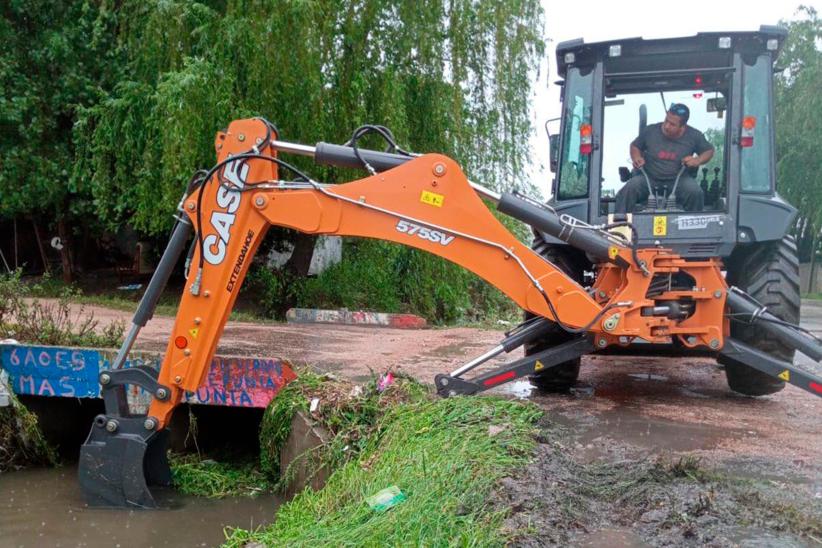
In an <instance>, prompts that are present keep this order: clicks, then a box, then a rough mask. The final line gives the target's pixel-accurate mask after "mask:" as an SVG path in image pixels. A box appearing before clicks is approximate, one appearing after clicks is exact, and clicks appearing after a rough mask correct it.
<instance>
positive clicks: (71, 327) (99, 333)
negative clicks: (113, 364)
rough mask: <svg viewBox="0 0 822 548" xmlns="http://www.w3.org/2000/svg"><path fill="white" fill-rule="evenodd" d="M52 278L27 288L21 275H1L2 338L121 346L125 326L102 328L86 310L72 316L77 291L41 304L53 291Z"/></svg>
mask: <svg viewBox="0 0 822 548" xmlns="http://www.w3.org/2000/svg"><path fill="white" fill-rule="evenodd" d="M48 285H49V281H48V278H46V279H45V281H43V282H41V283H37V284H34V285H31V286H29V285H26V284H24V283H23V282H22V281H21V280H20V272H19V271H17V272H15V273H13V274H0V338H12V339H16V340H18V341H20V342H23V343H31V344H48V345H67V346H99V347H109V348H110V347H115V346H119V345H120V343H121V342H122V339H123V332H124V331H125V325H124V324H123V322H122V321H114V322H112V323H109V324H107V325H105V326H102V327H100V326H99V322H98V321H97V320H95V319H94V315H93V314H86V313H85V310H84V308H83V307H80V308H79V309H75V310H74V312H72V306H71V303H72V302H73V300H74V299H75V298H76V294H77V293H76V291H75V290H73V289H72V288H71V287H63V289H62V290H61V292H60V294H59V295H58V298H57V299H53V300H52V299H49V300H40V299H39V298H37V297H36V296H37V295H41V294H43V293H45V292H48V291H49V290H48V289H46V288H47V287H48Z"/></svg>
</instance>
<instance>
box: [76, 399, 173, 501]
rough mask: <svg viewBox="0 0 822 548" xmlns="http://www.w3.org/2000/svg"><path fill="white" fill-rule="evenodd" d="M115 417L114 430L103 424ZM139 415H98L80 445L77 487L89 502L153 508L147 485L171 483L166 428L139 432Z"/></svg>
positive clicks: (167, 432) (141, 426)
mask: <svg viewBox="0 0 822 548" xmlns="http://www.w3.org/2000/svg"><path fill="white" fill-rule="evenodd" d="M109 420H115V421H117V430H116V431H115V432H113V433H112V432H109V431H108V430H107V429H106V424H107V423H108V422H109ZM140 428H143V425H142V420H141V419H123V418H115V419H110V418H108V417H106V416H105V415H100V416H98V417H97V419H95V421H94V426H92V427H91V432H90V433H89V437H88V439H87V440H86V443H84V444H83V446H82V447H81V449H80V466H79V475H80V489H81V490H82V491H83V495H84V497H85V499H86V502H87V503H88V505H89V506H98V507H99V506H105V507H120V508H126V507H129V508H156V507H157V503H156V501H155V500H154V497H153V496H152V495H151V491H149V489H148V485H170V484H171V469H170V468H169V465H168V458H167V455H166V453H167V448H168V439H169V431H168V429H165V430H161V431H159V432H147V433H145V434H144V433H142V432H139V429H140Z"/></svg>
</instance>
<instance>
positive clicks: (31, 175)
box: [0, 0, 119, 279]
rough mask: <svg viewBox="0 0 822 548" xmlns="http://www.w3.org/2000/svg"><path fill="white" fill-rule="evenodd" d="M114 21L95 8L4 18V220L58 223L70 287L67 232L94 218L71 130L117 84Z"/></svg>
mask: <svg viewBox="0 0 822 548" xmlns="http://www.w3.org/2000/svg"><path fill="white" fill-rule="evenodd" d="M113 20H114V13H113V11H112V10H110V9H109V7H107V6H106V5H105V4H104V3H98V2H93V1H69V2H56V3H54V2H45V1H42V0H21V1H17V2H10V3H9V2H7V3H5V4H4V8H3V9H2V11H0V43H2V44H3V48H2V50H0V88H2V92H0V128H2V131H0V147H2V150H3V160H2V162H0V196H2V200H0V217H5V218H13V217H16V216H24V215H25V216H29V217H32V218H33V219H34V220H35V226H36V225H37V223H38V222H43V221H45V222H48V221H53V222H54V223H55V224H56V225H57V229H58V232H59V233H60V236H61V237H62V239H63V240H64V243H65V244H66V245H64V247H63V273H64V276H66V277H67V278H69V279H70V275H71V259H70V252H71V247H70V245H69V241H68V240H69V239H70V231H69V228H68V227H70V226H75V225H79V224H82V223H83V222H84V221H85V220H86V219H89V218H92V217H93V216H92V215H91V207H90V206H91V203H90V201H89V195H88V194H87V193H86V192H85V188H84V185H83V182H82V180H79V179H76V178H74V179H72V178H71V177H70V176H69V175H70V173H71V170H72V168H71V166H72V164H73V160H74V146H73V142H72V139H71V135H72V127H73V125H74V122H75V120H76V115H77V111H78V109H81V108H83V107H84V106H89V105H92V104H94V103H95V102H96V101H97V100H99V97H100V96H101V94H102V93H103V92H104V90H105V89H106V86H107V85H110V83H111V82H112V81H113V79H114V78H115V77H116V76H117V71H118V67H119V64H118V63H117V60H116V48H115V47H114V40H113V38H114V35H113V33H112V32H111V26H112V23H113ZM38 219H39V220H40V221H38ZM46 267H47V268H48V265H46Z"/></svg>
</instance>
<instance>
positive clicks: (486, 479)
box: [227, 390, 541, 547]
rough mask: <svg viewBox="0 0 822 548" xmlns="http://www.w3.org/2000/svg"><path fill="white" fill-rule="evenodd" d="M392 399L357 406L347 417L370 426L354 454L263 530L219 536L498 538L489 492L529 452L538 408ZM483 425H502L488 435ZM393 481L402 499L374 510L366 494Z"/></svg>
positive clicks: (262, 539) (377, 540)
mask: <svg viewBox="0 0 822 548" xmlns="http://www.w3.org/2000/svg"><path fill="white" fill-rule="evenodd" d="M382 397H385V396H384V395H383V396H382ZM394 398H397V399H390V398H387V399H381V400H378V401H380V412H379V413H378V414H377V415H376V419H375V420H373V421H372V420H371V419H370V418H368V417H371V415H370V412H369V411H365V412H364V413H363V414H362V415H361V417H364V418H363V419H362V420H354V421H352V422H351V424H369V423H370V424H371V427H370V428H368V429H366V430H364V431H363V432H362V433H363V437H361V438H360V442H359V447H361V450H360V452H359V454H358V455H357V456H356V457H355V458H351V459H349V460H348V461H347V462H345V463H344V464H342V465H341V466H340V467H339V468H337V469H336V470H335V471H334V472H333V474H332V475H331V477H330V478H329V480H328V482H327V483H326V486H325V487H324V488H323V489H322V490H320V491H317V492H315V491H312V490H310V489H307V490H305V491H303V492H302V493H301V494H299V495H298V496H297V497H296V498H295V499H294V500H292V501H291V502H290V503H288V504H286V505H284V506H283V507H281V509H280V511H279V513H278V514H277V519H276V521H275V522H274V524H273V525H271V526H270V527H269V528H267V529H266V530H262V531H255V532H251V531H246V530H242V529H235V530H232V531H230V534H229V538H228V540H227V545H228V546H230V547H239V546H244V545H245V544H246V543H248V542H259V543H262V544H264V545H267V546H292V545H312V544H326V545H332V546H341V545H346V546H350V545H357V546H361V545H369V546H385V545H387V546H398V545H410V546H420V545H425V546H447V545H471V546H498V545H502V544H503V543H504V542H505V538H504V537H503V535H502V533H501V530H500V524H501V523H502V520H503V518H504V514H505V511H504V510H499V509H495V508H493V507H492V506H491V504H490V502H489V500H490V499H489V495H490V493H491V490H492V489H493V487H494V485H495V484H496V483H497V481H498V480H499V479H500V478H502V477H503V476H505V475H507V474H509V473H510V472H511V470H512V469H513V468H515V467H517V466H519V465H521V464H523V463H525V462H526V461H527V460H528V458H529V457H530V455H531V451H532V449H533V445H534V442H533V435H532V434H533V431H534V423H535V422H536V420H537V419H538V418H539V416H540V415H541V411H539V409H537V408H536V406H534V405H531V404H522V403H519V402H513V401H507V400H502V399H496V398H487V397H473V398H450V399H446V400H440V399H437V400H433V399H431V398H430V397H428V396H426V395H424V394H422V393H420V392H414V391H413V390H412V391H411V392H410V393H406V395H403V396H402V397H400V391H397V392H396V393H395V395H394ZM334 414H335V415H337V413H334ZM345 414H346V413H342V415H345ZM338 416H339V415H338ZM489 425H497V426H501V427H503V430H502V431H501V432H500V433H498V434H496V435H490V434H489ZM391 485H396V486H398V487H399V488H400V489H401V490H402V492H403V493H404V494H405V495H406V497H407V499H406V500H405V501H404V502H402V503H400V504H399V505H397V506H395V507H394V508H392V509H390V510H389V511H386V512H381V513H376V512H374V511H372V510H371V509H370V508H369V507H368V505H367V504H366V502H365V499H366V497H368V496H370V495H373V494H374V493H377V492H378V491H380V490H381V489H384V488H386V487H389V486H391ZM307 524H310V525H309V526H307Z"/></svg>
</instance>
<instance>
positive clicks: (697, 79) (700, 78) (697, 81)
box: [694, 74, 702, 86]
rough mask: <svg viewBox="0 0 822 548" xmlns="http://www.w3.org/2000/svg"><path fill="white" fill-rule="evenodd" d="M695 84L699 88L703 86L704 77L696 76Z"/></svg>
mask: <svg viewBox="0 0 822 548" xmlns="http://www.w3.org/2000/svg"><path fill="white" fill-rule="evenodd" d="M694 84H696V85H698V86H701V85H702V76H701V75H699V74H697V75H696V77H695V78H694Z"/></svg>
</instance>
